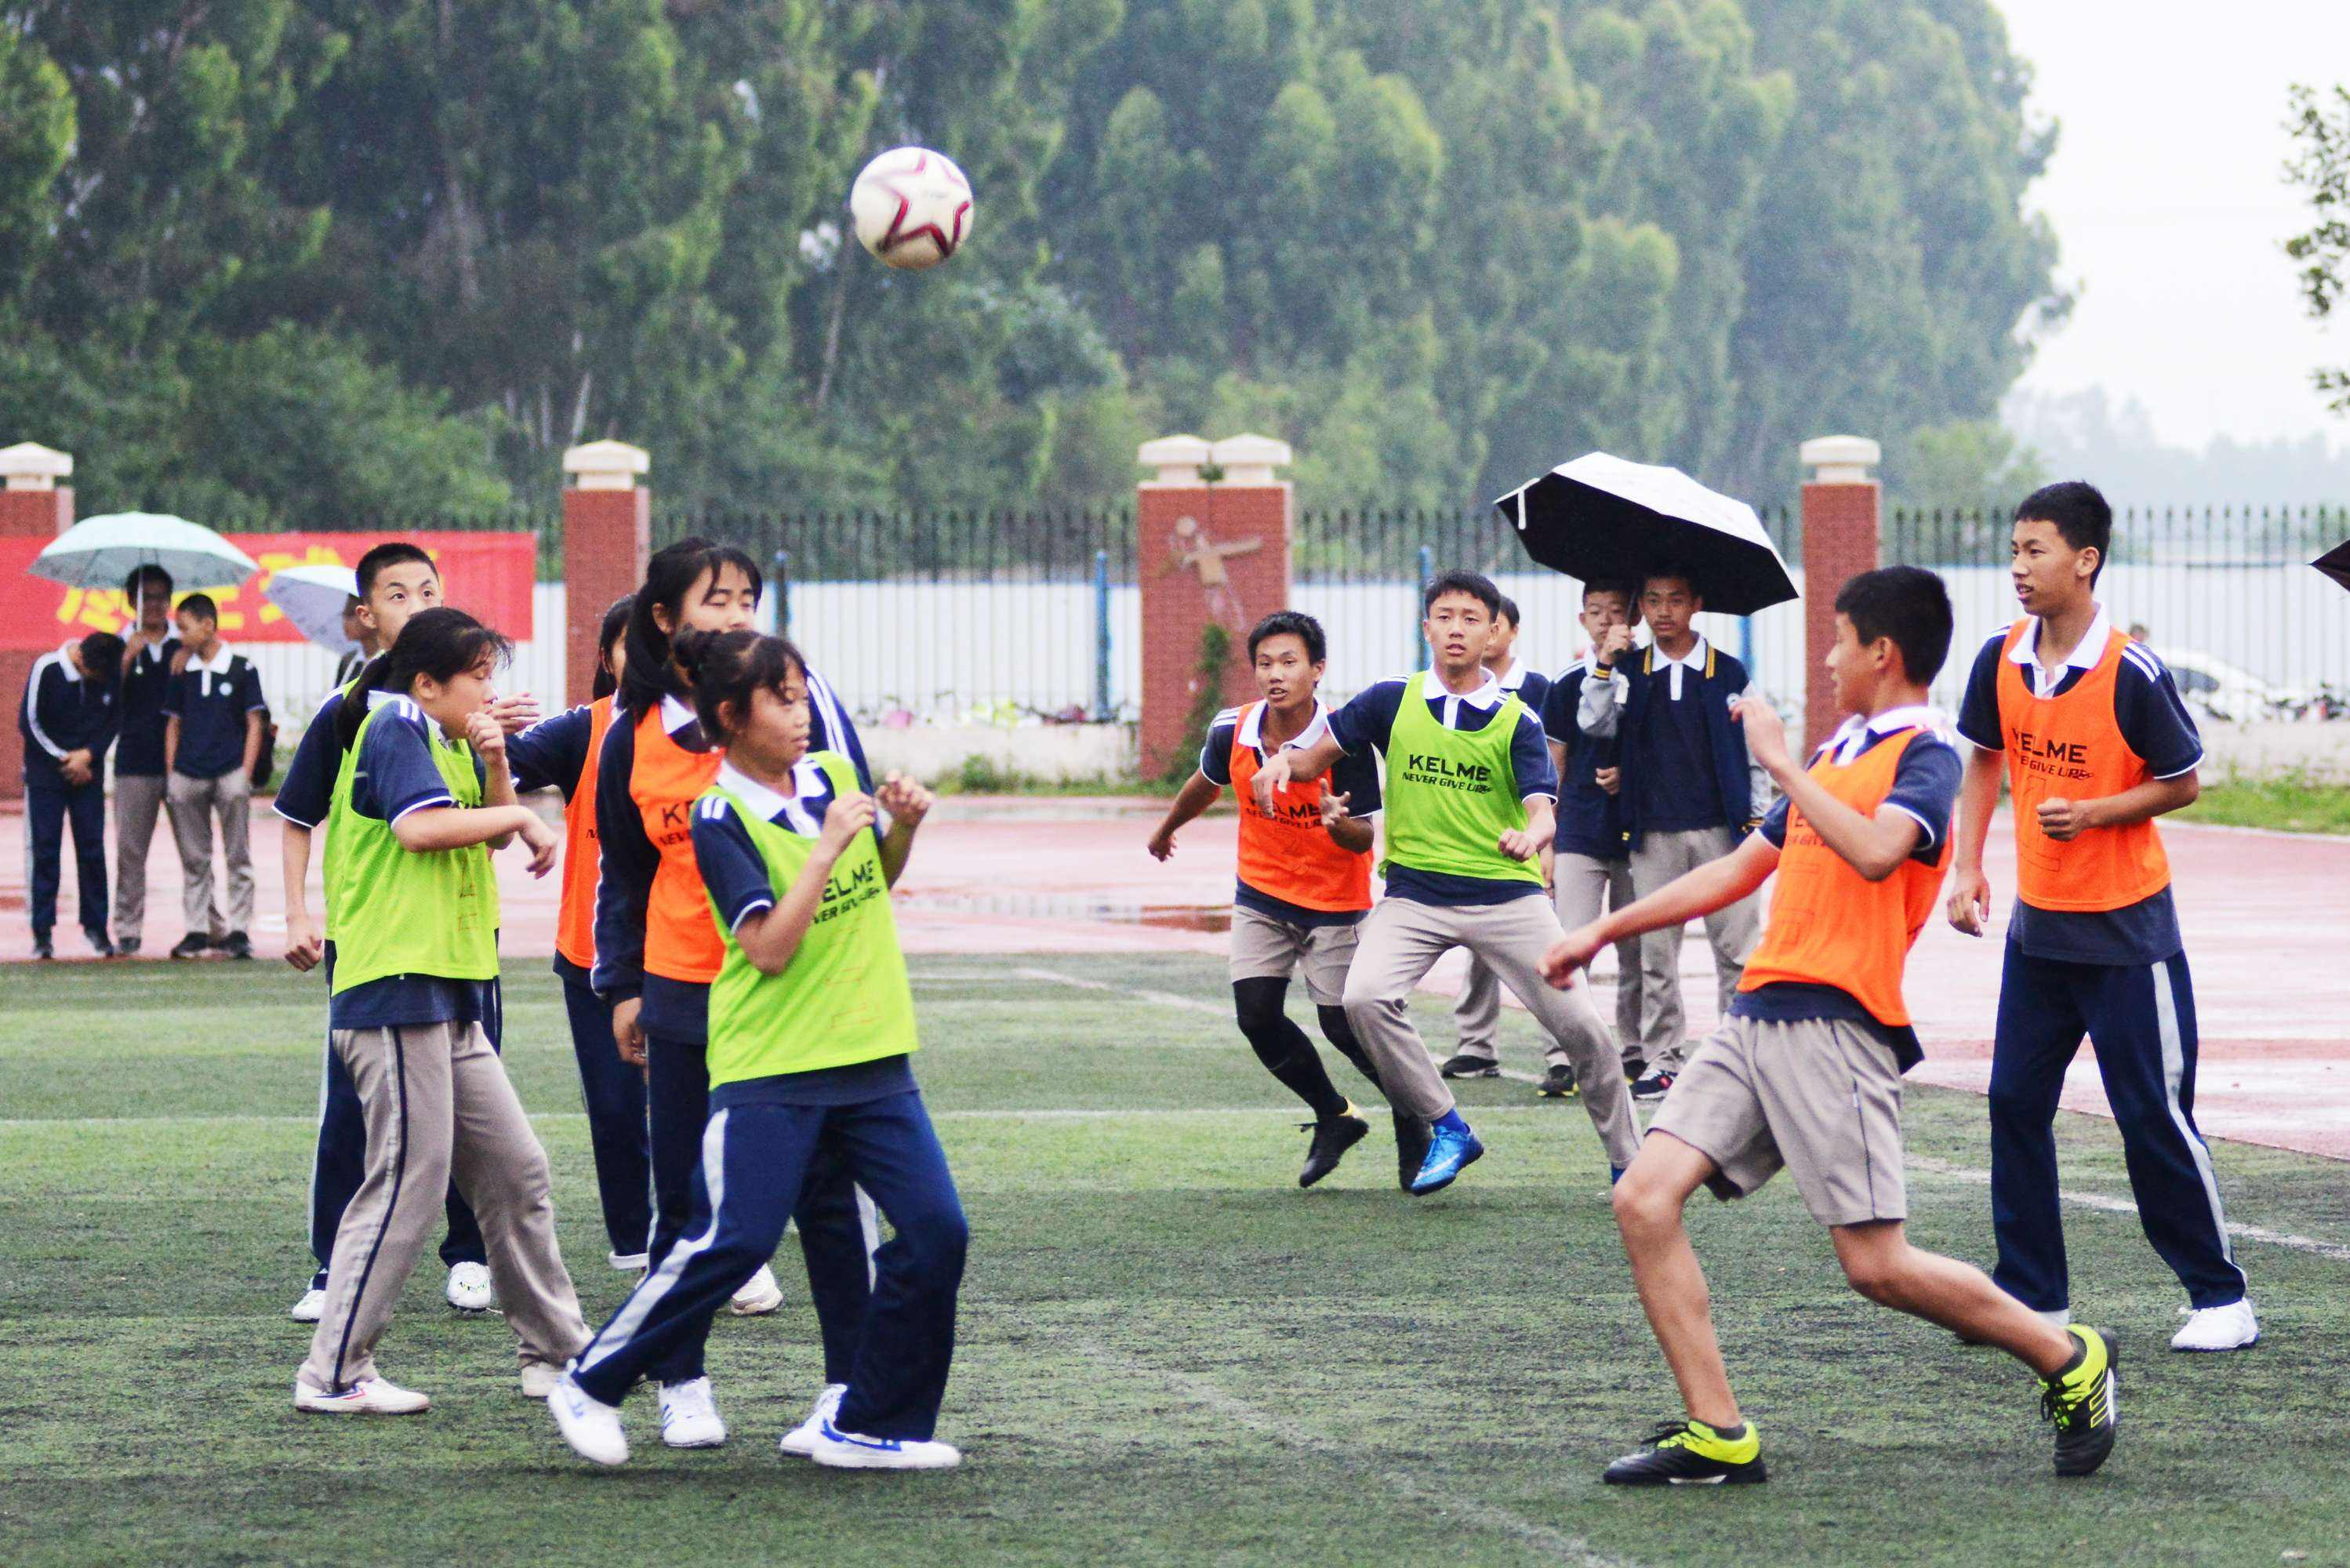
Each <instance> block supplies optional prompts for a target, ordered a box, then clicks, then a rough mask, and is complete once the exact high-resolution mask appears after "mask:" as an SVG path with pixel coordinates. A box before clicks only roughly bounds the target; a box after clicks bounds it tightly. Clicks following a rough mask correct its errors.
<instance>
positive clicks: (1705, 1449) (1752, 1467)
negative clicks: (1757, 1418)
mask: <svg viewBox="0 0 2350 1568" xmlns="http://www.w3.org/2000/svg"><path fill="white" fill-rule="evenodd" d="M1599 1479H1600V1480H1604V1481H1606V1482H1607V1484H1608V1485H1609V1486H1752V1485H1753V1484H1755V1483H1756V1482H1758V1481H1764V1480H1770V1479H1771V1472H1770V1471H1769V1470H1767V1469H1763V1434H1762V1433H1761V1432H1759V1431H1757V1430H1755V1428H1754V1423H1753V1422H1752V1421H1749V1422H1746V1423H1745V1424H1744V1425H1743V1426H1742V1427H1741V1428H1739V1431H1738V1435H1737V1436H1736V1437H1729V1436H1726V1435H1724V1434H1723V1433H1721V1432H1719V1431H1717V1430H1715V1429H1714V1428H1711V1427H1709V1426H1707V1425H1706V1424H1705V1423H1704V1422H1703V1421H1675V1422H1670V1423H1668V1424H1667V1425H1665V1426H1662V1427H1659V1428H1657V1429H1656V1430H1655V1431H1654V1432H1652V1433H1650V1434H1649V1436H1648V1447H1647V1448H1645V1449H1641V1450H1640V1451H1639V1452H1638V1453H1637V1454H1627V1455H1625V1456H1624V1457H1623V1458H1622V1459H1617V1461H1616V1462H1615V1463H1614V1464H1612V1465H1609V1466H1608V1467H1607V1474H1605V1475H1603V1476H1601V1477H1600V1478H1599Z"/></svg>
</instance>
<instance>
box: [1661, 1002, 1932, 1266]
mask: <svg viewBox="0 0 2350 1568" xmlns="http://www.w3.org/2000/svg"><path fill="white" fill-rule="evenodd" d="M1648 1130H1649V1131H1650V1132H1652V1133H1659V1132H1664V1133H1670V1134H1671V1135H1672V1136H1673V1137H1677V1138H1679V1140H1680V1141H1681V1142H1683V1143H1685V1144H1687V1145H1689V1146H1690V1147H1691V1148H1694V1149H1696V1150H1697V1151H1698V1152H1699V1153H1700V1154H1702V1155H1704V1156H1705V1157H1706V1158H1708V1159H1711V1161H1713V1163H1714V1164H1715V1165H1716V1166H1717V1167H1719V1168H1720V1169H1719V1171H1718V1173H1717V1174H1716V1175H1714V1176H1712V1177H1710V1178H1708V1179H1707V1180H1706V1186H1708V1187H1709V1188H1711V1189H1712V1190H1713V1195H1714V1196H1715V1197H1717V1198H1721V1199H1731V1198H1743V1197H1746V1196H1747V1195H1749V1194H1750V1193H1752V1192H1753V1191H1754V1190H1755V1189H1758V1188H1760V1187H1761V1186H1762V1185H1763V1183H1764V1182H1766V1181H1768V1180H1770V1179H1771V1178H1772V1177H1773V1176H1774V1175H1776V1174H1777V1173H1778V1171H1779V1169H1780V1168H1781V1167H1784V1168H1786V1169H1787V1171H1788V1173H1789V1174H1791V1175H1792V1176H1794V1179H1795V1189H1796V1190H1797V1191H1799V1192H1801V1193H1802V1194H1803V1195H1804V1208H1806V1209H1808V1210H1811V1213H1812V1218H1813V1219H1814V1220H1818V1221H1819V1222H1820V1223H1821V1224H1823V1225H1858V1224H1861V1223H1863V1222H1864V1221H1866V1220H1902V1219H1906V1218H1908V1187H1907V1186H1906V1184H1905V1183H1904V1181H1903V1179H1902V1174H1901V1067H1900V1064H1899V1063H1898V1061H1897V1060H1896V1059H1895V1057H1894V1054H1893V1047H1891V1046H1890V1045H1887V1044H1885V1042H1884V1041H1882V1040H1880V1039H1879V1038H1877V1034H1876V1033H1875V1032H1874V1031H1872V1030H1870V1029H1868V1028H1867V1027H1866V1026H1865V1025H1863V1024H1858V1023H1851V1022H1848V1021H1846V1020H1844V1019H1837V1018H1807V1019H1802V1020H1798V1021H1795V1022H1793V1023H1769V1022H1765V1021H1764V1020H1762V1019H1756V1018H1725V1019H1723V1020H1722V1023H1721V1028H1719V1029H1717V1030H1715V1031H1714V1032H1713V1033H1711V1034H1710V1035H1708V1036H1707V1037H1706V1039H1705V1041H1704V1043H1703V1044H1700V1046H1699V1047H1698V1048H1697V1051H1696V1052H1695V1054H1692V1055H1691V1056H1690V1059H1689V1065H1688V1066H1687V1067H1685V1068H1684V1069H1682V1071H1681V1074H1680V1075H1679V1077H1678V1078H1677V1079H1675V1080H1674V1082H1673V1086H1672V1089H1671V1091H1670V1092H1669V1093H1668V1094H1667V1095H1666V1096H1665V1101H1664V1104H1663V1105H1662V1106H1659V1107H1658V1110H1657V1116H1656V1119H1655V1120H1654V1121H1652V1122H1650V1123H1649V1124H1648Z"/></svg>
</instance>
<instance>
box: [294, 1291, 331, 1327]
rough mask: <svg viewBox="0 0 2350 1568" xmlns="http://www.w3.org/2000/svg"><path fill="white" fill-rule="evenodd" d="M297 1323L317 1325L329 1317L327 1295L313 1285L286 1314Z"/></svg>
mask: <svg viewBox="0 0 2350 1568" xmlns="http://www.w3.org/2000/svg"><path fill="white" fill-rule="evenodd" d="M326 1315H327V1293H326V1292H325V1291H323V1290H321V1289H319V1288H318V1287H317V1285H312V1286H311V1287H310V1288H309V1289H308V1290H307V1291H304V1292H303V1293H302V1299H301V1300H300V1301H298V1302H296V1303H294V1305H293V1307H292V1309H291V1310H290V1311H288V1312H287V1313H286V1316H287V1317H290V1318H292V1319H293V1320H294V1321H295V1322H296V1323H316V1322H317V1321H318V1320H319V1319H320V1318H322V1317H324V1316H326Z"/></svg>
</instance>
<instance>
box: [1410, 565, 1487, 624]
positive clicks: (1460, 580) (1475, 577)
mask: <svg viewBox="0 0 2350 1568" xmlns="http://www.w3.org/2000/svg"><path fill="white" fill-rule="evenodd" d="M1447 594H1467V595H1468V596H1469V597H1471V598H1473V599H1475V600H1476V601H1477V602H1478V603H1480V604H1482V605H1483V606H1484V607H1485V613H1486V614H1487V615H1490V616H1499V615H1500V614H1501V613H1502V590H1501V589H1499V588H1497V587H1494V586H1493V579H1492V578H1491V577H1489V576H1486V575H1485V574H1484V573H1482V572H1469V571H1459V570H1455V571H1450V572H1446V573H1445V574H1444V575H1443V576H1440V577H1438V578H1437V579H1436V580H1435V581H1434V582H1432V583H1430V584H1429V585H1428V587H1425V588H1423V589H1422V590H1420V595H1419V613H1420V614H1421V615H1426V614H1427V613H1428V612H1429V611H1430V610H1432V609H1434V608H1435V607H1436V601H1437V600H1439V599H1440V598H1442V597H1444V596H1445V595H1447Z"/></svg>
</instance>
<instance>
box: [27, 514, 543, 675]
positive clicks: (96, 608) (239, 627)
mask: <svg viewBox="0 0 2350 1568" xmlns="http://www.w3.org/2000/svg"><path fill="white" fill-rule="evenodd" d="M222 537H223V538H225V539H226V540H228V541H229V543H231V544H233V545H235V546H236V547H237V548H238V549H240V550H243V551H244V553H245V554H246V555H247V556H251V557H253V559H255V560H256V561H258V562H260V563H261V570H260V571H258V572H256V573H255V574H254V576H252V577H251V578H249V579H248V580H247V581H246V582H245V583H244V586H243V587H235V588H224V587H214V586H211V585H207V584H203V583H182V584H180V585H178V592H177V593H176V594H175V595H174V596H173V597H174V598H175V599H176V598H177V597H182V596H184V595H186V594H188V593H191V592H193V591H196V590H198V589H202V590H203V592H204V593H207V594H209V595H211V596H212V597H213V599H214V600H215V601H216V602H217V603H218V604H219V605H220V611H221V616H220V629H221V635H222V636H223V637H224V638H226V639H228V640H229V641H231V642H300V641H301V640H302V634H301V632H300V631H298V630H296V628H295V626H294V623H293V622H292V621H290V620H287V619H286V615H285V612H284V611H282V610H280V609H279V608H278V607H276V605H273V604H271V603H270V602H269V601H268V599H267V598H265V597H263V590H264V589H265V588H266V587H268V586H269V579H270V576H272V574H274V573H276V572H277V571H279V570H280V569H282V568H284V567H286V566H356V565H357V564H358V562H359V557H360V556H363V555H365V554H366V553H367V552H368V551H369V550H370V549H373V548H374V547H375V546H376V545H380V544H382V543H384V542H385V541H386V540H389V539H401V540H405V541H407V542H408V543H410V544H412V545H421V546H423V548H424V550H425V552H426V554H428V555H430V556H432V559H433V562H434V563H435V564H436V565H437V566H439V567H440V569H441V581H442V587H443V589H444V591H445V593H446V594H447V597H448V602H449V603H450V604H452V605H454V606H456V607H458V608H459V609H462V610H464V611H467V612H468V613H470V614H472V615H473V616H474V617H475V618H478V619H480V620H481V621H482V622H484V624H485V625H489V626H493V627H495V628H497V629H498V630H500V631H502V632H504V633H505V634H506V635H507V636H508V637H510V638H513V639H515V641H516V642H525V641H527V640H529V639H530V636H531V630H532V628H531V588H532V587H533V584H534V583H535V581H536V576H537V565H538V540H537V536H536V535H532V534H523V533H508V534H463V533H420V534H393V533H386V534H225V535H222ZM44 543H46V541H44V540H41V539H37V538H0V648H5V649H26V650H44V651H45V650H47V649H52V648H55V647H57V644H59V643H61V642H64V641H66V640H68V639H71V638H76V637H80V636H83V635H86V634H88V633H89V632H93V631H114V632H119V631H121V630H122V629H123V628H125V626H127V625H128V623H129V622H130V605H129V603H128V601H126V600H125V599H124V598H123V597H122V588H121V586H120V584H117V585H115V586H114V587H105V588H68V587H59V586H58V585H57V584H56V583H52V582H46V581H44V580H42V579H41V578H39V577H36V576H33V575H32V574H31V572H30V571H28V570H27V569H26V568H27V567H29V566H31V565H32V561H33V557H34V556H37V555H39V554H40V553H41V545H43V544H44Z"/></svg>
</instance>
